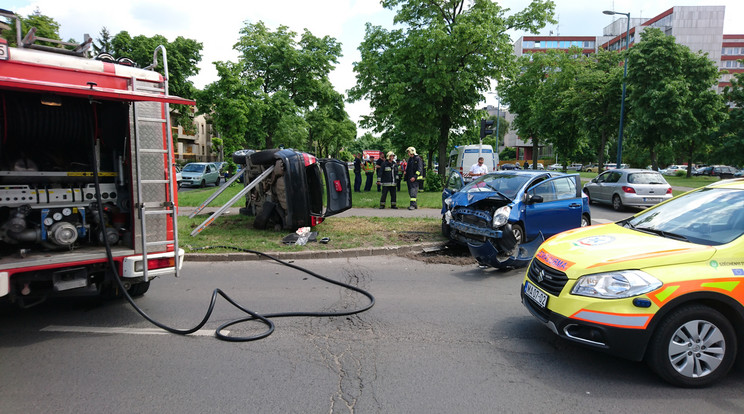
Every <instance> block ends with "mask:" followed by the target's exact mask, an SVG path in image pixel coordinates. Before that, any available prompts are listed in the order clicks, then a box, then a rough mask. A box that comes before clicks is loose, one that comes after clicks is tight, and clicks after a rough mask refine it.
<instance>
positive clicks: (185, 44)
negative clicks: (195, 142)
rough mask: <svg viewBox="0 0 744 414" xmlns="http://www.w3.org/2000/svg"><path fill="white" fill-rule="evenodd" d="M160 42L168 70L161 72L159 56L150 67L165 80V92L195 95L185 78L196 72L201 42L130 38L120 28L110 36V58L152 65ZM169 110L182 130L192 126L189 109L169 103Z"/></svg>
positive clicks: (191, 96)
mask: <svg viewBox="0 0 744 414" xmlns="http://www.w3.org/2000/svg"><path fill="white" fill-rule="evenodd" d="M161 45H162V46H164V47H165V50H166V54H167V56H168V73H167V74H166V73H165V68H164V65H163V62H162V58H161V57H160V56H161V55H158V65H157V67H155V68H154V70H156V71H158V72H159V73H161V74H163V75H164V76H166V78H167V79H168V93H170V94H171V95H177V96H181V97H184V98H195V97H196V88H195V87H194V83H193V82H192V81H190V80H189V78H190V77H192V76H194V75H196V74H198V73H199V67H198V66H197V65H198V64H199V62H201V58H202V56H201V50H202V47H203V46H202V43H200V42H197V41H196V40H193V39H186V38H184V37H182V36H178V37H177V38H176V40H174V41H173V42H169V41H168V39H166V38H165V37H164V36H162V35H155V36H152V37H147V36H143V35H139V36H135V37H131V36H130V35H129V33H128V32H126V31H122V32H119V33H117V34H116V35H115V36H114V37H113V38H112V39H111V45H110V46H111V55H112V56H113V57H114V58H116V59H119V58H128V59H131V60H132V61H134V62H135V63H136V64H137V66H139V67H147V66H150V65H152V64H153V57H154V52H155V49H156V48H157V47H158V46H161ZM171 112H172V113H173V114H174V115H176V119H177V122H178V124H179V125H181V126H182V127H184V128H185V129H191V128H192V126H193V123H194V120H193V115H194V114H193V112H192V111H191V108H189V107H188V106H185V105H172V106H171Z"/></svg>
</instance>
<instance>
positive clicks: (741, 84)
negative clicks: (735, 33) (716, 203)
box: [711, 59, 744, 167]
mask: <svg viewBox="0 0 744 414" xmlns="http://www.w3.org/2000/svg"><path fill="white" fill-rule="evenodd" d="M739 62H742V63H744V59H743V60H739ZM723 95H724V98H725V99H726V101H728V103H729V110H728V116H727V117H726V119H725V120H724V121H723V122H722V123H721V128H720V132H719V134H717V139H716V145H715V148H716V150H715V151H713V153H712V154H711V155H712V157H713V159H715V160H716V161H717V162H721V163H728V164H732V165H737V166H740V167H742V166H744V153H742V151H741V149H742V148H744V73H742V72H740V73H735V74H733V76H732V78H731V85H730V86H727V87H726V88H725V89H724V92H723Z"/></svg>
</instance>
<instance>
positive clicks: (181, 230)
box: [178, 214, 445, 253]
mask: <svg viewBox="0 0 744 414" xmlns="http://www.w3.org/2000/svg"><path fill="white" fill-rule="evenodd" d="M207 217H208V216H207V215H198V216H196V217H194V218H193V219H190V218H188V217H179V218H178V236H179V241H180V244H181V247H182V248H184V249H185V250H186V252H187V253H188V252H190V251H193V249H199V248H205V247H210V248H209V249H208V250H205V251H204V253H225V252H228V253H229V252H235V249H230V248H222V247H219V246H230V247H235V248H238V249H249V250H257V251H261V252H292V251H304V250H336V249H352V248H358V247H382V246H407V245H410V244H412V243H425V242H439V241H442V242H443V241H445V238H444V236H442V233H441V220H440V219H438V218H397V217H330V218H328V219H327V220H326V221H324V222H323V223H320V224H319V225H317V226H316V227H315V228H313V231H317V232H318V239H320V238H322V237H328V238H330V239H331V240H330V242H328V244H320V243H315V242H309V243H308V244H306V245H305V246H295V245H285V244H283V243H282V238H283V237H284V236H286V235H287V234H289V233H291V232H290V231H287V230H282V231H273V230H256V229H254V228H253V217H247V216H241V215H239V214H237V215H229V216H221V217H219V218H218V219H217V220H215V221H214V223H212V224H211V225H210V226H209V227H207V228H206V229H204V230H203V231H202V232H201V233H199V234H198V235H196V236H194V237H192V236H191V235H190V233H191V231H192V230H193V229H194V228H195V227H197V226H198V225H199V224H201V222H202V221H204V220H205V219H206V218H207ZM212 247H213V248H212Z"/></svg>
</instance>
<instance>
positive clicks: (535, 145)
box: [532, 137, 540, 169]
mask: <svg viewBox="0 0 744 414" xmlns="http://www.w3.org/2000/svg"><path fill="white" fill-rule="evenodd" d="M539 153H540V141H539V140H538V139H537V138H535V137H533V138H532V168H533V169H537V167H535V166H536V165H537V158H538V156H539V155H540V154H539Z"/></svg>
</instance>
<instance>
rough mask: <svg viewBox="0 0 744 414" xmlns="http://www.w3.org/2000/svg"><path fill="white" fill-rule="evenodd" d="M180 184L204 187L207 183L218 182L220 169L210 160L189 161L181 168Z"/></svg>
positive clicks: (215, 183) (216, 183)
mask: <svg viewBox="0 0 744 414" xmlns="http://www.w3.org/2000/svg"><path fill="white" fill-rule="evenodd" d="M181 179H182V181H181V185H188V186H190V187H206V186H207V184H214V185H215V186H217V185H219V184H220V171H219V170H218V169H217V166H216V165H214V163H211V162H190V163H188V164H186V165H184V166H183V169H182V170H181Z"/></svg>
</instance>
